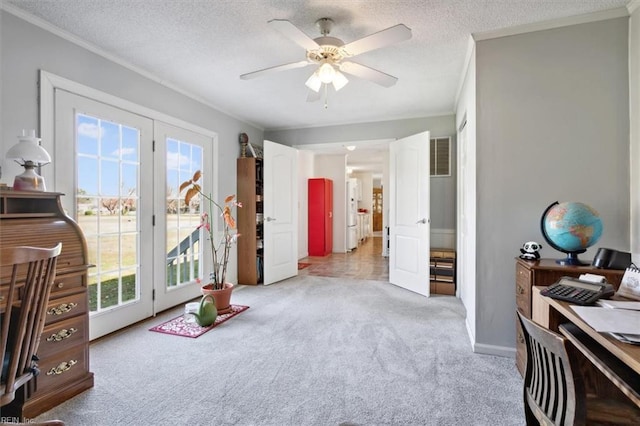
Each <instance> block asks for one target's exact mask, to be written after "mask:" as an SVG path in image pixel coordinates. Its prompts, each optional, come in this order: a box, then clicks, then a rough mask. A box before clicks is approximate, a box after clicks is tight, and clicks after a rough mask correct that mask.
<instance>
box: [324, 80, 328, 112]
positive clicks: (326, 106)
mask: <svg viewBox="0 0 640 426" xmlns="http://www.w3.org/2000/svg"><path fill="white" fill-rule="evenodd" d="M328 86H329V85H328V84H325V85H324V109H328V108H329V103H328V102H327V97H328V96H329V95H328V94H329V89H328V88H327V87H328Z"/></svg>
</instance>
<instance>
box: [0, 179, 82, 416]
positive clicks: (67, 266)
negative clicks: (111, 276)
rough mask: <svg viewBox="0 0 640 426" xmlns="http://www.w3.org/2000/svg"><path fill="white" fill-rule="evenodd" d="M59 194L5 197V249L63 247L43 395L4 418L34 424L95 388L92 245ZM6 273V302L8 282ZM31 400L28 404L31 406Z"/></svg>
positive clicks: (46, 337) (44, 353)
mask: <svg viewBox="0 0 640 426" xmlns="http://www.w3.org/2000/svg"><path fill="white" fill-rule="evenodd" d="M62 195H63V194H60V193H54V192H30V191H11V190H1V191H0V244H1V245H2V246H3V247H10V246H20V245H27V246H35V247H53V246H54V245H56V244H57V243H58V242H62V253H61V254H60V256H59V257H58V266H57V274H56V280H55V282H54V285H53V289H52V290H51V297H50V301H49V305H48V309H47V318H46V322H45V327H44V332H43V333H42V336H41V341H40V348H39V350H38V356H39V358H40V361H39V363H38V364H39V366H40V375H39V376H37V378H36V380H37V381H36V384H37V391H36V392H35V393H34V394H32V395H31V396H30V397H29V398H28V399H26V398H25V395H24V393H23V392H18V393H17V394H16V399H15V400H14V402H12V403H11V404H10V405H8V406H6V407H2V414H3V416H16V417H17V416H21V417H26V418H33V417H35V416H37V415H38V414H41V413H43V412H45V411H47V410H49V409H51V408H53V407H55V406H56V405H58V404H60V403H61V402H63V401H65V400H67V399H69V398H71V397H73V396H75V395H77V394H79V393H80V392H82V391H84V390H86V389H89V388H91V387H92V386H93V373H91V372H90V371H89V311H88V295H87V269H88V267H89V264H88V262H87V244H86V241H85V239H84V236H83V234H82V231H81V230H80V227H79V226H78V224H77V223H76V222H74V221H73V220H72V219H71V218H69V217H68V216H67V215H66V214H65V213H64V211H63V209H62V205H61V203H60V197H61V196H62ZM7 272H8V271H5V270H2V271H1V272H0V297H2V293H3V291H4V290H5V289H4V286H5V285H6V283H7V281H8V277H7ZM25 399H26V400H25Z"/></svg>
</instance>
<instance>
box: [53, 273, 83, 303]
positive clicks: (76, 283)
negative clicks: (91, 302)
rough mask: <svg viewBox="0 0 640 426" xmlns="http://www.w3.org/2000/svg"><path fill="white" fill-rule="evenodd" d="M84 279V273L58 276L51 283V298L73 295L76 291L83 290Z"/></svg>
mask: <svg viewBox="0 0 640 426" xmlns="http://www.w3.org/2000/svg"><path fill="white" fill-rule="evenodd" d="M84 277H85V273H84V272H82V273H78V274H73V275H58V276H57V277H56V280H55V281H54V282H53V287H51V298H55V297H58V295H59V294H60V295H62V294H63V293H70V292H72V293H73V292H76V291H77V290H78V289H84V287H85V284H84Z"/></svg>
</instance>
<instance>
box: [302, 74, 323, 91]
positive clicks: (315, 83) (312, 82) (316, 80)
mask: <svg viewBox="0 0 640 426" xmlns="http://www.w3.org/2000/svg"><path fill="white" fill-rule="evenodd" d="M317 73H318V72H317V71H316V72H314V73H313V74H311V77H309V79H308V80H307V82H306V83H304V84H305V86H307V87H308V88H309V89H311V90H313V91H314V92H316V93H318V92H319V91H320V87H321V86H322V81H321V80H320V77H318V75H317Z"/></svg>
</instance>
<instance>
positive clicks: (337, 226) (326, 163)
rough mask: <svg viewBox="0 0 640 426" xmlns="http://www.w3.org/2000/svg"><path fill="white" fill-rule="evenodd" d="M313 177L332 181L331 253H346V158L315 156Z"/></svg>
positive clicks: (342, 156) (339, 156)
mask: <svg viewBox="0 0 640 426" xmlns="http://www.w3.org/2000/svg"><path fill="white" fill-rule="evenodd" d="M314 175H315V176H314V177H319V178H327V179H331V180H332V181H333V252H334V253H346V252H347V239H346V238H347V237H346V235H347V188H346V185H347V184H346V182H347V180H346V176H347V156H346V155H316V156H315V170H314Z"/></svg>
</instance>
